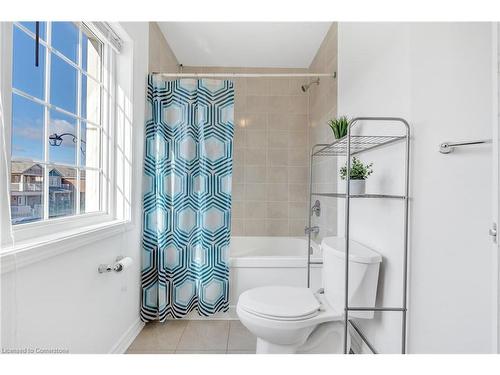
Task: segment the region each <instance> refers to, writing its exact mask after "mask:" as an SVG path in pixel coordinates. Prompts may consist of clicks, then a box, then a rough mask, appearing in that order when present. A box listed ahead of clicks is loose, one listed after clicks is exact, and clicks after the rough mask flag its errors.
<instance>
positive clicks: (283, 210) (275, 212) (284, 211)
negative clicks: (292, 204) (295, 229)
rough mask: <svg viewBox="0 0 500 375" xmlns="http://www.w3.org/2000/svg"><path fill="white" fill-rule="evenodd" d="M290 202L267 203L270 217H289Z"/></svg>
mask: <svg viewBox="0 0 500 375" xmlns="http://www.w3.org/2000/svg"><path fill="white" fill-rule="evenodd" d="M288 217H289V214H288V203H287V202H269V203H268V204H267V218H268V219H288Z"/></svg>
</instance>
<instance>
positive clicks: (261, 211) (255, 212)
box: [245, 201, 268, 219]
mask: <svg viewBox="0 0 500 375" xmlns="http://www.w3.org/2000/svg"><path fill="white" fill-rule="evenodd" d="M267 204H268V203H267V202H266V201H247V202H246V203H245V215H246V219H265V218H266V216H267Z"/></svg>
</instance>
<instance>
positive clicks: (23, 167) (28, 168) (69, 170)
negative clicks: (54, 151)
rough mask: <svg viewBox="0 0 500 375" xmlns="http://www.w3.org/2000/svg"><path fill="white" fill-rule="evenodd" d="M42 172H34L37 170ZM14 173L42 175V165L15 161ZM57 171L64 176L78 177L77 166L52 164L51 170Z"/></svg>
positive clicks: (12, 165) (12, 167) (13, 163)
mask: <svg viewBox="0 0 500 375" xmlns="http://www.w3.org/2000/svg"><path fill="white" fill-rule="evenodd" d="M37 169H38V170H39V171H40V173H34V172H35V171H36V170H37ZM11 170H12V172H11V173H12V174H31V175H33V176H40V175H41V170H42V166H41V164H38V163H33V162H25V161H13V162H12V164H11ZM51 171H57V172H58V174H59V175H61V176H62V177H76V173H75V168H73V167H66V166H61V165H58V166H50V171H49V172H51Z"/></svg>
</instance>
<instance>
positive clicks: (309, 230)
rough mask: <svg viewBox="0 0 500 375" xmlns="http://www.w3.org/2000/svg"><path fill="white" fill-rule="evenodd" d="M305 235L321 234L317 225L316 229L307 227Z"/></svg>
mask: <svg viewBox="0 0 500 375" xmlns="http://www.w3.org/2000/svg"><path fill="white" fill-rule="evenodd" d="M304 232H305V234H311V233H313V234H318V233H319V227H318V226H317V225H315V226H314V227H305V228H304Z"/></svg>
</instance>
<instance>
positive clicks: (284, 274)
mask: <svg viewBox="0 0 500 375" xmlns="http://www.w3.org/2000/svg"><path fill="white" fill-rule="evenodd" d="M312 245H313V246H312V247H313V254H312V255H311V260H312V261H314V262H321V261H322V257H321V253H320V250H319V247H318V246H317V245H316V244H314V243H312ZM321 269H322V267H321V264H314V265H311V288H312V289H314V290H316V289H319V288H320V287H321ZM229 278H230V279H229V280H230V284H229V290H230V298H229V304H230V311H229V314H230V315H231V317H235V308H236V304H237V303H238V297H239V295H240V294H241V293H243V292H244V291H245V290H248V289H251V288H256V287H259V286H265V285H288V286H299V287H305V286H307V239H306V238H304V237H237V236H235V237H232V238H231V245H230V250H229Z"/></svg>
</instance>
